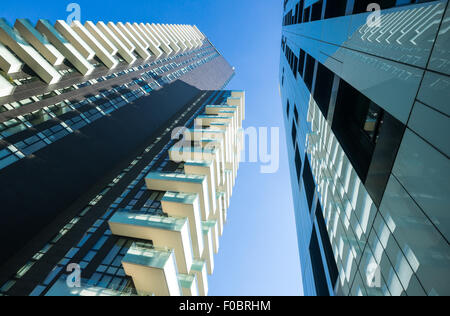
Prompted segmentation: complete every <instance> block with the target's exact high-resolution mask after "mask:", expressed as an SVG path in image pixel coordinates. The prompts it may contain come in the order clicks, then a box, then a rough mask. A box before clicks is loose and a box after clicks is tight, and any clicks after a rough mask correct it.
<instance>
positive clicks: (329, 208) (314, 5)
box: [280, 0, 450, 295]
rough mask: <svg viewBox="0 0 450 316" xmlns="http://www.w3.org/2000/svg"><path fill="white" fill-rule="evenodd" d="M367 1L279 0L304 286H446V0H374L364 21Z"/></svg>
mask: <svg viewBox="0 0 450 316" xmlns="http://www.w3.org/2000/svg"><path fill="white" fill-rule="evenodd" d="M371 2H373V1H358V0H355V1H352V0H334V1H331V0H322V1H303V0H300V1H297V0H290V1H285V17H284V23H283V37H282V41H281V45H282V51H283V54H282V58H281V66H280V85H281V87H280V90H281V94H282V100H283V107H284V111H285V123H286V132H287V134H288V135H291V136H292V138H291V137H289V139H288V148H289V156H290V161H291V177H292V179H293V193H294V200H295V215H296V220H297V230H298V240H299V249H300V259H301V265H302V274H303V285H304V290H305V294H307V295H448V294H450V286H449V284H450V247H449V239H450V217H449V215H448V214H449V213H448V205H449V202H450V200H449V197H450V181H449V180H448V179H449V178H450V164H449V154H450V142H449V141H448V138H447V136H446V135H449V132H450V130H449V127H450V124H449V123H450V122H449V114H450V111H449V107H448V100H449V98H450V92H449V91H450V80H449V75H450V66H449V56H450V52H449V46H448V45H449V43H450V42H449V23H450V10H449V9H448V2H447V1H401V0H397V1H395V0H392V1H381V8H382V10H381V11H380V12H379V13H380V22H381V24H380V25H379V27H376V26H372V27H370V26H368V24H367V23H366V22H367V20H368V17H369V16H370V13H364V12H365V11H366V8H367V5H368V4H369V3H371ZM416 2H421V3H416ZM424 2H426V3H424ZM411 3H413V4H411ZM414 3H416V4H414Z"/></svg>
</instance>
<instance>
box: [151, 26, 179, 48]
mask: <svg viewBox="0 0 450 316" xmlns="http://www.w3.org/2000/svg"><path fill="white" fill-rule="evenodd" d="M152 25H153V26H154V27H155V29H157V30H158V32H159V33H160V34H161V35H162V36H164V38H166V39H167V42H168V43H169V44H168V45H169V46H170V48H172V49H173V51H174V52H175V54H178V52H180V51H181V47H180V46H178V44H177V40H176V39H175V38H173V37H172V35H170V34H169V33H168V32H167V31H166V30H165V29H164V28H163V27H162V26H161V25H160V24H152Z"/></svg>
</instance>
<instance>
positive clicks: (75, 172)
mask: <svg viewBox="0 0 450 316" xmlns="http://www.w3.org/2000/svg"><path fill="white" fill-rule="evenodd" d="M0 43H1V44H0V69H1V70H2V72H1V76H0V93H1V97H0V104H1V106H0V135H1V136H0V188H1V190H0V200H1V206H0V209H1V216H2V220H1V221H0V234H1V238H2V240H4V241H6V240H7V241H8V242H3V243H2V245H1V246H0V247H1V253H0V265H1V269H0V295H136V294H137V295H207V293H208V282H207V274H212V272H213V270H214V255H215V254H217V252H218V250H219V236H221V235H222V233H223V230H224V224H225V222H226V219H227V209H228V206H229V204H230V199H231V194H232V190H233V186H234V182H235V178H236V176H237V170H238V163H239V161H238V159H237V157H238V153H239V152H240V147H241V139H240V136H239V135H240V133H239V130H240V128H241V127H242V120H243V119H244V111H245V93H244V92H243V91H223V90H222V89H223V88H224V87H225V86H226V85H227V83H228V82H229V80H231V78H232V76H233V75H234V69H233V68H232V67H231V66H230V65H229V64H228V63H227V62H226V61H225V59H224V58H223V57H222V56H221V55H220V53H219V52H218V51H217V50H216V49H215V47H214V46H213V45H212V44H211V43H210V42H209V40H208V39H207V38H206V37H205V35H204V34H203V33H202V32H200V31H199V29H198V28H197V27H196V26H189V25H164V24H149V23H120V22H119V23H112V22H110V23H103V22H98V23H97V24H94V23H92V22H90V21H88V22H86V23H85V24H81V23H80V22H78V21H74V22H73V23H72V24H71V25H70V26H69V25H68V24H67V23H66V22H64V21H57V22H56V23H55V24H51V23H50V22H49V21H47V20H40V21H38V22H37V24H36V26H33V25H32V24H31V22H30V21H28V20H26V19H19V20H17V21H16V22H15V24H14V27H12V26H11V25H10V24H9V23H8V21H6V20H5V19H2V20H0Z"/></svg>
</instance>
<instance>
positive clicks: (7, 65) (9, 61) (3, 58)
mask: <svg viewBox="0 0 450 316" xmlns="http://www.w3.org/2000/svg"><path fill="white" fill-rule="evenodd" d="M22 67H23V63H22V62H21V61H20V60H18V59H17V58H16V56H14V55H13V54H11V52H10V51H9V50H8V49H7V48H6V47H5V46H3V45H2V44H1V43H0V69H1V70H3V71H4V72H5V73H7V74H13V73H16V72H19V71H20V69H22Z"/></svg>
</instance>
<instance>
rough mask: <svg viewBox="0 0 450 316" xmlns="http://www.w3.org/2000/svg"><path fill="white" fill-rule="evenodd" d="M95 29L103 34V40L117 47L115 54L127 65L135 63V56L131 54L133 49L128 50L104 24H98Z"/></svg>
mask: <svg viewBox="0 0 450 316" xmlns="http://www.w3.org/2000/svg"><path fill="white" fill-rule="evenodd" d="M97 28H98V29H99V30H100V31H101V32H102V33H103V34H104V37H105V38H107V39H108V40H109V41H110V42H111V43H112V44H113V45H114V46H116V47H117V52H118V53H119V54H120V56H121V57H122V58H123V59H125V61H126V62H127V63H129V64H132V63H134V62H135V61H136V56H134V54H133V51H134V47H133V49H130V48H129V47H128V46H127V45H126V44H125V43H124V42H123V41H122V40H121V39H120V38H119V37H118V36H117V35H116V34H115V33H114V32H113V31H112V30H111V28H109V27H108V26H107V25H106V24H105V23H103V22H101V21H100V22H98V23H97Z"/></svg>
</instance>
